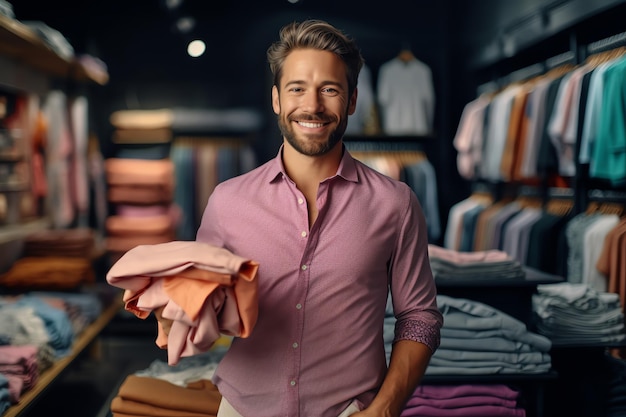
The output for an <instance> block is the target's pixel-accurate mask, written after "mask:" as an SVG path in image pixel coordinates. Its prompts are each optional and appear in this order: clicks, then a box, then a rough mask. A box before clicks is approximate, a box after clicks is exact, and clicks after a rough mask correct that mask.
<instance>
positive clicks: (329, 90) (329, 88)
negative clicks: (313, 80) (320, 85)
mask: <svg viewBox="0 0 626 417" xmlns="http://www.w3.org/2000/svg"><path fill="white" fill-rule="evenodd" d="M322 92H323V93H325V94H337V93H338V91H337V90H336V89H334V88H331V87H328V88H324V89H323V90H322Z"/></svg>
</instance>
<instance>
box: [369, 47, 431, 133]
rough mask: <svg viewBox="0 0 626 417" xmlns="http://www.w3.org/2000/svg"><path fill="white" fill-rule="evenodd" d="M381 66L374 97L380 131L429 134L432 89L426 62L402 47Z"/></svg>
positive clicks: (429, 71) (429, 70)
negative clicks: (379, 116)
mask: <svg viewBox="0 0 626 417" xmlns="http://www.w3.org/2000/svg"><path fill="white" fill-rule="evenodd" d="M403 52H404V53H401V54H400V55H398V56H397V57H396V58H393V59H391V60H390V61H387V62H385V63H384V64H383V65H381V67H380V69H379V73H378V86H377V97H378V103H379V105H380V110H381V121H382V129H383V132H384V133H385V134H387V135H418V136H426V135H429V134H432V133H433V123H434V114H435V88H434V85H433V79H432V72H431V69H430V67H429V66H428V65H426V64H425V63H424V62H422V61H420V60H419V59H417V58H416V57H415V56H413V54H412V53H407V52H409V51H407V50H403Z"/></svg>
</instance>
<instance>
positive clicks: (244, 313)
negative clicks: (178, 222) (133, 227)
mask: <svg viewBox="0 0 626 417" xmlns="http://www.w3.org/2000/svg"><path fill="white" fill-rule="evenodd" d="M258 266H259V265H258V263H256V262H254V261H251V260H248V259H245V258H242V257H240V256H238V255H235V254H233V253H231V252H229V251H228V250H226V249H223V248H218V247H215V246H212V245H209V244H206V243H201V242H192V241H172V242H167V243H160V244H156V245H140V246H137V247H135V248H133V249H131V250H129V251H128V252H126V253H125V254H124V255H123V256H122V257H121V258H120V259H119V260H118V261H117V262H116V263H115V264H114V265H113V266H112V267H111V269H110V270H109V272H108V273H107V276H106V279H107V282H108V283H109V284H111V285H113V286H115V287H118V288H122V289H124V297H123V300H124V302H125V308H126V310H128V311H131V312H133V313H134V314H135V315H136V316H137V317H139V318H146V317H148V315H149V314H150V312H151V311H153V310H155V309H157V308H160V307H164V309H163V312H162V315H163V317H165V318H167V319H170V320H173V323H172V327H171V329H170V332H169V335H167V336H166V335H165V333H164V331H163V329H162V327H161V326H160V325H159V332H158V335H157V341H156V343H157V345H159V346H160V347H162V348H167V350H168V363H169V364H170V365H175V364H176V363H178V361H179V359H180V358H181V357H183V356H191V355H194V354H197V353H201V352H205V351H207V350H208V349H209V348H210V347H211V345H212V344H213V343H214V342H215V341H216V340H217V339H218V338H219V336H220V334H228V335H232V336H238V337H248V336H249V335H250V333H251V331H252V329H253V327H254V325H255V324H256V319H257V316H258V301H257V281H256V274H257V271H258Z"/></svg>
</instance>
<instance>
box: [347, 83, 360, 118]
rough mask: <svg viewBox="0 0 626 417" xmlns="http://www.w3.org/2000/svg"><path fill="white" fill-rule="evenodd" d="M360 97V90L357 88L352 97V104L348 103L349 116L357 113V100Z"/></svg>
mask: <svg viewBox="0 0 626 417" xmlns="http://www.w3.org/2000/svg"><path fill="white" fill-rule="evenodd" d="M358 95H359V90H358V89H357V88H355V89H354V91H353V92H352V97H350V102H349V103H348V114H354V112H355V111H356V98H357V96H358Z"/></svg>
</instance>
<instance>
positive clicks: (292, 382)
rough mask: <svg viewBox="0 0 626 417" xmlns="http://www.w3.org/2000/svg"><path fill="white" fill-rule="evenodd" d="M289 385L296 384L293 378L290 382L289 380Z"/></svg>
mask: <svg viewBox="0 0 626 417" xmlns="http://www.w3.org/2000/svg"><path fill="white" fill-rule="evenodd" d="M289 385H291V386H292V387H295V386H296V381H294V380H293V379H292V380H291V382H289Z"/></svg>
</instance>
